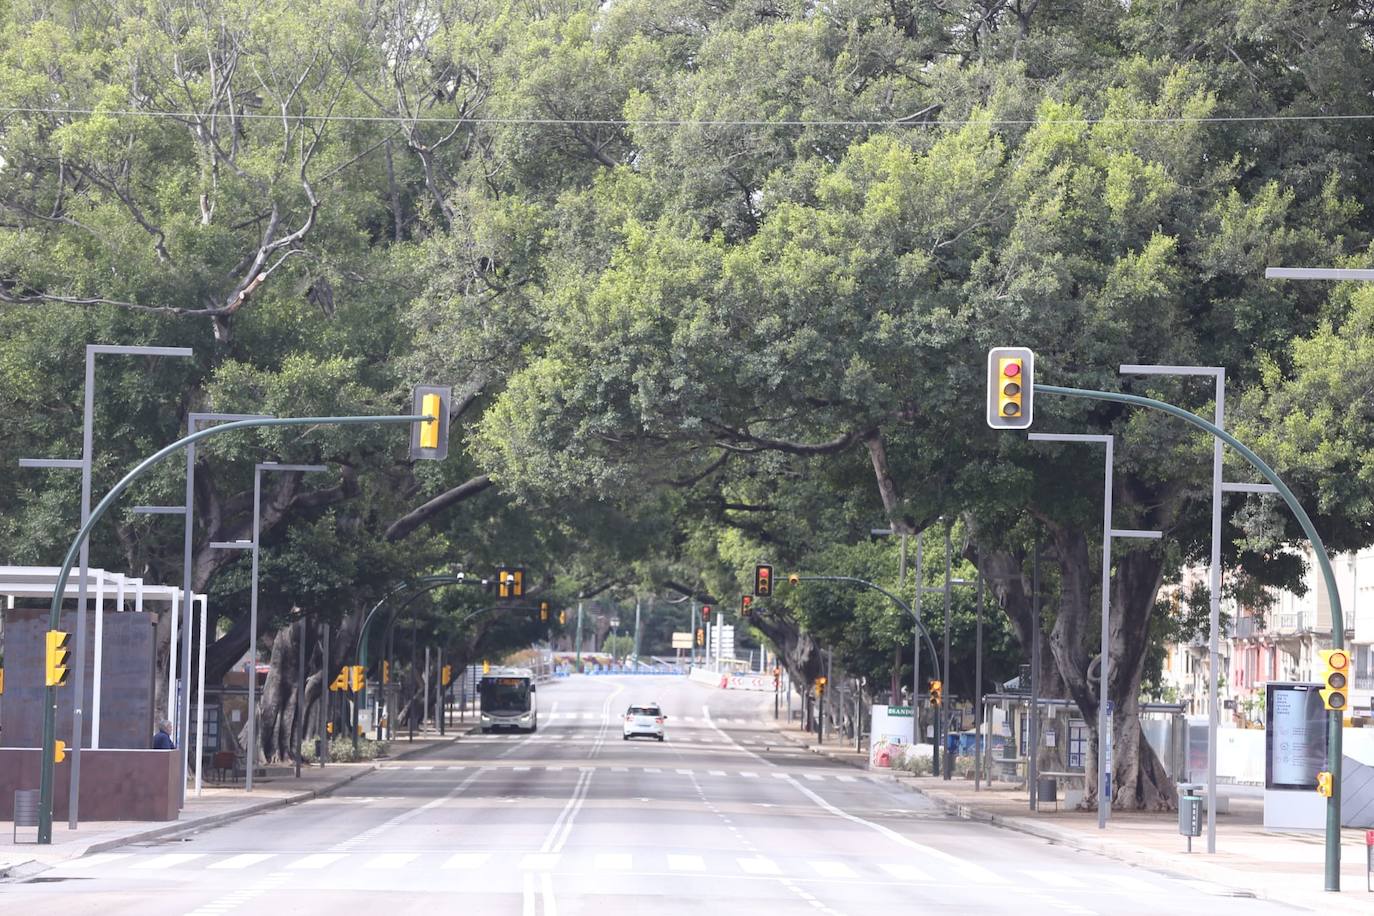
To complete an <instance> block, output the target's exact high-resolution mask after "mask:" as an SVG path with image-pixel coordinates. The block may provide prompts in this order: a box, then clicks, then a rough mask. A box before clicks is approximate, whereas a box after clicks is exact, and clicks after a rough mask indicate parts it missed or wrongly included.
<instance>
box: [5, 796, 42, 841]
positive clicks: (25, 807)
mask: <svg viewBox="0 0 1374 916" xmlns="http://www.w3.org/2000/svg"><path fill="white" fill-rule="evenodd" d="M38 804H39V791H38V790H37V789H15V790H14V833H13V835H12V837H11V839H12V841H13V842H15V843H18V842H19V828H20V827H37V826H38ZM36 841H37V839H36V838H35V842H36Z"/></svg>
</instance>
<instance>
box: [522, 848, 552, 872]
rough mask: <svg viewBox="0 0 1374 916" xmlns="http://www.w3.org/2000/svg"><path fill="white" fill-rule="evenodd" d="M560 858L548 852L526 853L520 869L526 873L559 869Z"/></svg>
mask: <svg viewBox="0 0 1374 916" xmlns="http://www.w3.org/2000/svg"><path fill="white" fill-rule="evenodd" d="M558 858H559V857H558V856H557V855H555V854H553V853H548V852H530V853H526V854H525V856H524V858H522V859H521V860H520V867H521V868H523V869H525V870H526V871H545V870H548V869H550V868H557V867H558Z"/></svg>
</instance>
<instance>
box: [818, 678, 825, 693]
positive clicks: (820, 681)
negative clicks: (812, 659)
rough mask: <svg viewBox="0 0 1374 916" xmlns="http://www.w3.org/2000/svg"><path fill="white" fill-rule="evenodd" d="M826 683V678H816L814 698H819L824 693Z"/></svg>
mask: <svg viewBox="0 0 1374 916" xmlns="http://www.w3.org/2000/svg"><path fill="white" fill-rule="evenodd" d="M826 683H827V679H826V678H824V677H818V678H816V696H820V695H821V694H823V693H825V685H826Z"/></svg>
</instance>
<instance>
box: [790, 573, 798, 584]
mask: <svg viewBox="0 0 1374 916" xmlns="http://www.w3.org/2000/svg"><path fill="white" fill-rule="evenodd" d="M799 582H801V576H800V575H798V574H797V573H789V574H788V576H787V584H788V585H796V584H797V583H799Z"/></svg>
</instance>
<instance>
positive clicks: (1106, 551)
mask: <svg viewBox="0 0 1374 916" xmlns="http://www.w3.org/2000/svg"><path fill="white" fill-rule="evenodd" d="M1027 438H1028V439H1030V440H1031V441H1032V442H1075V443H1084V442H1087V443H1097V444H1101V445H1105V446H1106V462H1105V470H1106V475H1105V479H1104V482H1103V485H1102V648H1101V653H1102V654H1101V659H1102V661H1101V667H1099V668H1098V675H1099V678H1100V679H1099V681H1098V684H1099V687H1098V697H1097V829H1099V830H1105V829H1106V827H1107V816H1108V812H1109V811H1110V810H1111V804H1112V798H1111V796H1112V784H1111V775H1112V766H1111V765H1112V734H1111V730H1112V718H1111V717H1112V711H1113V710H1112V701H1111V699H1110V690H1109V687H1108V685H1109V681H1108V675H1109V673H1110V667H1111V665H1110V662H1111V658H1110V655H1111V627H1110V624H1111V598H1112V539H1113V538H1147V539H1155V540H1157V539H1159V538H1161V537H1163V532H1160V531H1144V530H1140V529H1135V528H1113V527H1112V459H1113V455H1114V452H1115V448H1116V437H1114V436H1099V435H1075V434H1065V433H1028V434H1027ZM1037 625H1038V622H1037ZM1037 750H1038V748H1032V749H1031V753H1036V751H1037Z"/></svg>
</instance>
